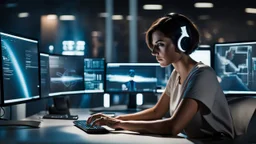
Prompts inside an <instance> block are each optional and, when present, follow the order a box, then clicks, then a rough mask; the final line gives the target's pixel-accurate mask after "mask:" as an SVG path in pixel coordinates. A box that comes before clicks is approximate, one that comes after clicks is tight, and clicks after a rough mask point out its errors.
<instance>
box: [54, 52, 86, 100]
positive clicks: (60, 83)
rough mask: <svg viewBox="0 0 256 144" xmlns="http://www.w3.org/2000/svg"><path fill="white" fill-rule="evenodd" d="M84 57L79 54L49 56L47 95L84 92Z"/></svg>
mask: <svg viewBox="0 0 256 144" xmlns="http://www.w3.org/2000/svg"><path fill="white" fill-rule="evenodd" d="M83 65H84V59H83V57H81V56H63V55H51V56H50V57H49V77H50V79H49V81H50V89H49V96H58V95H68V94H81V93H84V69H83Z"/></svg>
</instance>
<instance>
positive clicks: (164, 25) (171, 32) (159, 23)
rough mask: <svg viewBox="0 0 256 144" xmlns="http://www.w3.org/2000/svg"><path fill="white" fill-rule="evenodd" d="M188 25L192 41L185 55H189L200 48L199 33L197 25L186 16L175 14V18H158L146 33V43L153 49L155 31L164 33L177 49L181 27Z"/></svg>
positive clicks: (169, 16)
mask: <svg viewBox="0 0 256 144" xmlns="http://www.w3.org/2000/svg"><path fill="white" fill-rule="evenodd" d="M182 25H186V27H187V33H188V34H189V37H190V41H189V44H188V46H189V47H188V48H187V50H186V52H185V54H187V55H189V54H191V53H192V52H193V51H194V50H196V49H197V48H198V44H199V32H198V29H197V27H196V26H195V24H194V23H193V22H192V21H191V20H190V19H188V18H187V17H186V16H184V15H181V14H175V16H171V15H168V16H164V17H161V18H158V19H157V20H156V21H154V22H153V23H152V25H151V26H150V28H149V29H148V30H147V32H146V43H147V45H148V47H149V48H150V49H152V48H153V44H152V34H153V32H155V31H157V30H158V31H160V32H162V33H163V34H164V35H165V36H166V37H168V38H170V39H171V40H172V41H173V43H174V44H175V45H176V47H177V41H178V38H179V37H180V35H181V31H180V27H181V26H182Z"/></svg>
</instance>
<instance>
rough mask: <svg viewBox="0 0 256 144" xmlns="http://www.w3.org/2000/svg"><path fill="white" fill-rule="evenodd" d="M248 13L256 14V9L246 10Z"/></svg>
mask: <svg viewBox="0 0 256 144" xmlns="http://www.w3.org/2000/svg"><path fill="white" fill-rule="evenodd" d="M245 12H246V13H252V14H256V8H245Z"/></svg>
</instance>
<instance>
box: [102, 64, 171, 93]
mask: <svg viewBox="0 0 256 144" xmlns="http://www.w3.org/2000/svg"><path fill="white" fill-rule="evenodd" d="M166 77H167V75H165V69H164V68H161V67H160V64H159V63H107V67H106V91H107V92H135V93H138V92H140V93H141V92H142V93H143V92H151V93H152V92H156V90H157V89H158V88H159V87H161V86H162V85H163V84H164V83H166ZM159 89H161V88H159Z"/></svg>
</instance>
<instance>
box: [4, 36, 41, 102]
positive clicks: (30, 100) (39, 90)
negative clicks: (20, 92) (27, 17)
mask: <svg viewBox="0 0 256 144" xmlns="http://www.w3.org/2000/svg"><path fill="white" fill-rule="evenodd" d="M1 33H4V34H8V35H12V36H17V37H21V38H26V39H29V40H33V41H37V56H38V85H39V87H38V96H39V97H37V98H31V99H27V100H22V101H18V102H10V103H5V99H4V88H3V86H4V85H3V77H4V76H3V70H2V65H3V64H2V58H1V59H0V67H1V68H0V69H1V71H0V77H1V79H2V80H0V81H1V84H0V91H1V95H0V96H1V104H0V106H11V105H17V104H22V103H27V102H32V101H36V100H40V99H41V79H40V51H39V40H38V39H36V38H31V37H28V36H24V35H21V34H16V33H13V32H4V31H0V48H1V50H0V55H1V56H2V42H1V41H2V34H1Z"/></svg>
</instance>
